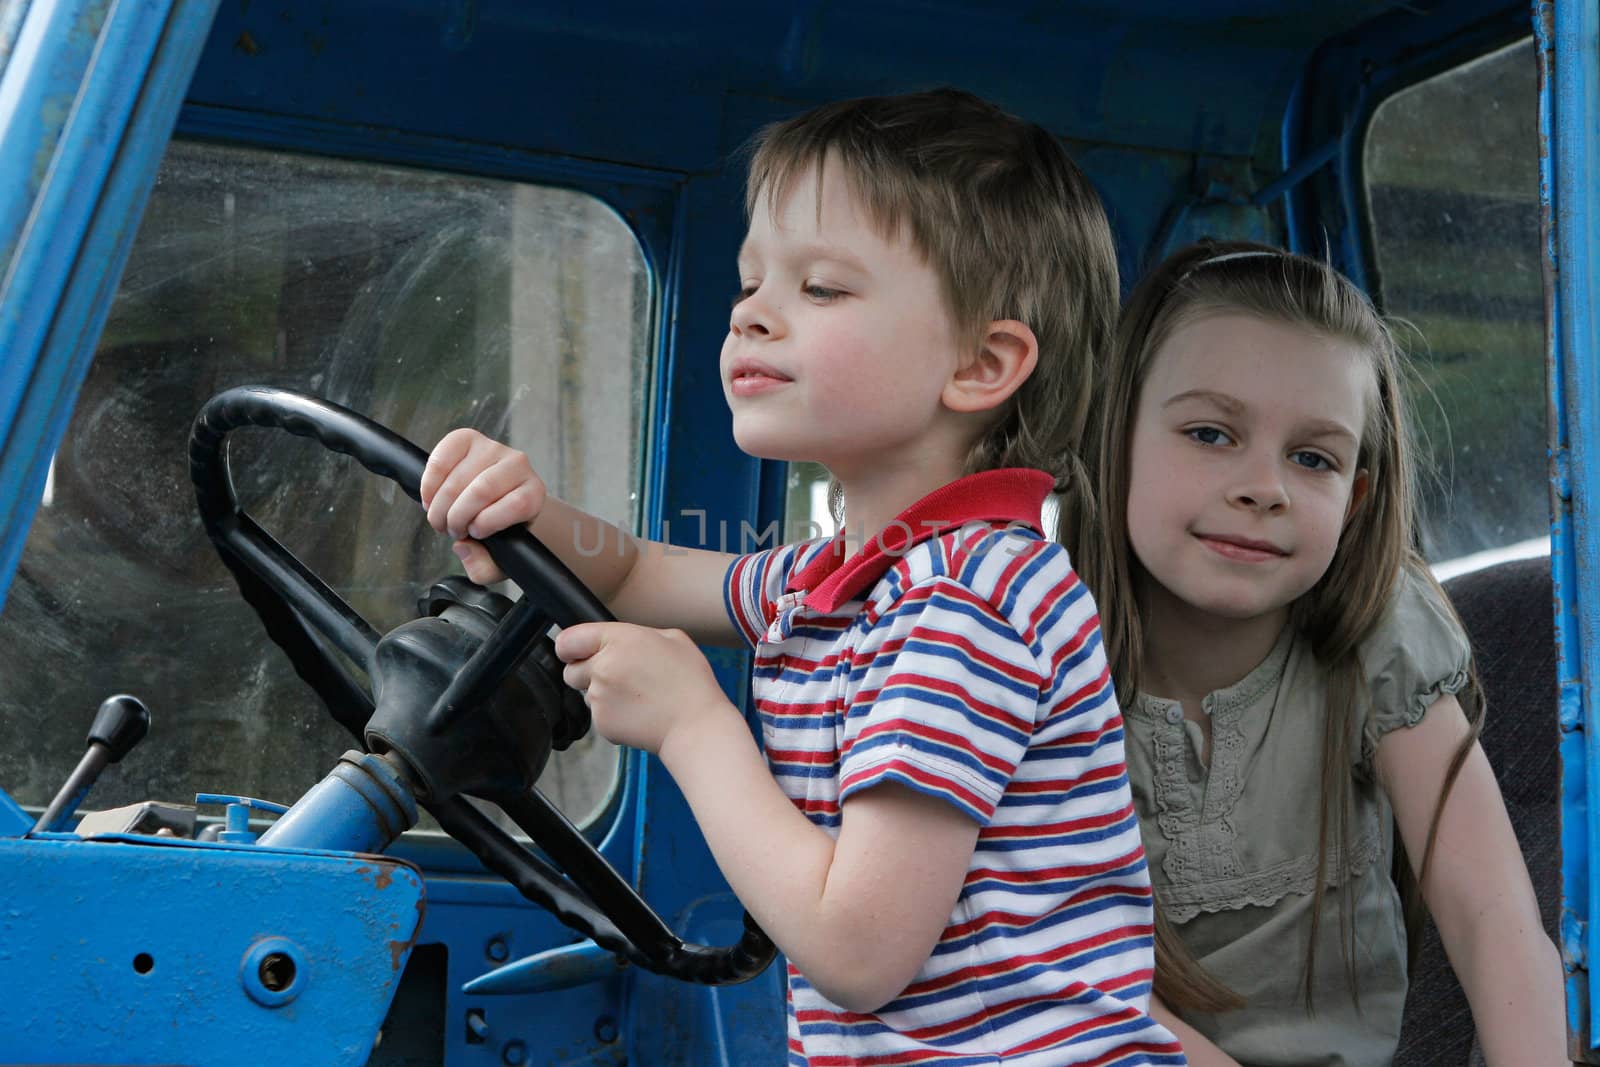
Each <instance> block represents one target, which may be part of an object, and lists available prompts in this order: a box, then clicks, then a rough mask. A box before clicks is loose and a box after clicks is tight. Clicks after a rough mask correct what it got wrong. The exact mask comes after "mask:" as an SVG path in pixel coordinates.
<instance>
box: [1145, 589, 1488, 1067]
mask: <svg viewBox="0 0 1600 1067" xmlns="http://www.w3.org/2000/svg"><path fill="white" fill-rule="evenodd" d="M1361 655H1362V662H1363V663H1364V665H1365V667H1366V671H1367V678H1368V685H1369V688H1370V692H1371V697H1372V700H1371V705H1370V707H1369V708H1368V709H1367V714H1366V716H1365V717H1364V720H1363V721H1362V723H1361V724H1360V729H1361V739H1360V743H1359V744H1358V745H1355V746H1353V748H1354V750H1355V751H1356V753H1357V755H1356V759H1355V763H1354V764H1353V765H1352V766H1351V768H1350V774H1351V777H1352V779H1353V789H1352V794H1353V803H1354V808H1353V818H1352V820H1351V823H1350V841H1351V847H1350V850H1349V852H1348V853H1347V854H1346V855H1345V857H1344V859H1343V862H1342V863H1337V864H1336V863H1334V862H1332V861H1331V860H1330V862H1329V865H1328V878H1327V881H1328V884H1329V886H1330V887H1334V888H1333V889H1332V890H1331V891H1330V892H1329V893H1327V894H1326V895H1325V896H1324V899H1323V906H1322V921H1321V924H1320V927H1319V930H1318V936H1317V952H1316V975H1315V989H1316V1003H1317V1010H1316V1013H1315V1014H1314V1015H1313V1014H1308V1013H1307V1011H1306V1008H1305V997H1304V985H1303V973H1304V967H1305V953H1306V944H1307V938H1308V937H1309V934H1310V929H1311V899H1312V889H1313V887H1314V886H1315V883H1316V869H1317V856H1316V853H1317V829H1318V825H1317V824H1318V812H1319V810H1320V806H1319V805H1320V801H1319V796H1320V782H1321V766H1320V759H1321V752H1322V732H1323V723H1324V719H1325V715H1324V708H1323V701H1324V693H1325V681H1326V676H1325V672H1324V670H1323V669H1322V668H1321V667H1320V666H1319V665H1318V664H1317V663H1316V662H1315V660H1314V659H1313V658H1312V656H1311V651H1310V647H1309V644H1308V642H1306V641H1305V640H1303V639H1301V638H1299V637H1297V635H1296V634H1295V633H1294V632H1293V631H1292V630H1288V629H1286V630H1285V631H1284V633H1283V634H1282V636H1280V637H1279V639H1278V642H1277V644H1276V645H1275V646H1274V647H1273V649H1272V651H1271V652H1270V653H1268V655H1267V658H1266V659H1264V660H1263V661H1262V662H1261V663H1260V664H1259V665H1258V666H1257V667H1256V668H1255V669H1254V670H1252V671H1251V672H1250V673H1249V674H1248V675H1246V676H1245V677H1244V678H1243V679H1242V680H1240V681H1239V682H1238V683H1237V684H1235V685H1233V686H1230V687H1229V688H1227V689H1221V690H1218V691H1216V692H1214V693H1211V694H1210V695H1209V696H1207V697H1206V698H1205V700H1204V702H1203V704H1202V709H1203V710H1204V712H1205V713H1206V714H1207V715H1209V716H1210V719H1211V753H1210V765H1209V766H1207V765H1206V764H1205V763H1203V762H1202V761H1201V758H1200V757H1201V751H1202V745H1201V732H1200V728H1199V726H1198V725H1197V724H1194V723H1191V722H1188V721H1187V720H1186V719H1185V718H1184V714H1183V708H1182V707H1180V706H1179V705H1178V704H1176V703H1175V702H1173V701H1170V700H1161V699H1157V698H1155V697H1150V696H1146V695H1145V694H1143V693H1140V694H1138V696H1137V697H1136V698H1135V700H1134V701H1133V704H1132V706H1131V707H1128V708H1127V709H1125V711H1126V715H1125V718H1126V721H1127V741H1128V743H1127V756H1128V773H1129V775H1130V777H1131V778H1132V780H1133V795H1134V803H1135V805H1136V806H1137V808H1138V812H1139V821H1140V824H1141V827H1142V829H1143V831H1144V840H1145V849H1146V852H1147V855H1148V859H1149V863H1150V877H1151V882H1152V884H1153V886H1154V888H1155V893H1156V899H1157V901H1158V902H1159V903H1160V905H1161V906H1162V907H1163V908H1164V909H1165V912H1166V915H1167V917H1168V918H1169V919H1170V920H1171V921H1172V922H1173V923H1175V924H1176V926H1177V929H1178V931H1179V933H1180V934H1181V935H1182V937H1183V940H1184V943H1185V944H1186V945H1187V946H1188V947H1189V950H1190V951H1191V952H1192V953H1193V954H1194V956H1195V958H1196V959H1198V960H1199V961H1200V963H1201V964H1202V965H1204V966H1205V967H1206V968H1207V969H1208V970H1209V971H1210V972H1211V973H1212V974H1213V975H1215V976H1216V977H1217V978H1219V979H1220V980H1221V981H1223V982H1224V983H1226V984H1227V985H1228V986H1230V987H1231V988H1233V989H1234V990H1235V991H1237V992H1238V993H1240V994H1241V995H1242V996H1244V997H1245V998H1246V1000H1247V1002H1248V1003H1247V1006H1246V1007H1245V1008H1244V1009H1242V1010H1240V1011H1234V1012H1228V1013H1226V1014H1222V1015H1216V1016H1205V1015H1201V1016H1191V1017H1190V1018H1189V1020H1188V1021H1189V1022H1190V1023H1191V1024H1192V1025H1194V1026H1195V1027H1196V1028H1197V1029H1198V1030H1200V1031H1201V1032H1202V1033H1204V1034H1205V1035H1206V1036H1207V1037H1209V1038H1211V1040H1213V1041H1215V1042H1216V1043H1217V1044H1218V1045H1219V1046H1220V1047H1221V1048H1222V1049H1223V1050H1224V1051H1225V1052H1227V1053H1229V1054H1230V1055H1232V1056H1233V1057H1234V1058H1235V1059H1237V1060H1238V1061H1239V1062H1240V1063H1242V1064H1246V1065H1247V1067H1269V1065H1294V1067H1311V1065H1363V1067H1365V1065H1374V1064H1388V1063H1390V1062H1391V1060H1392V1059H1393V1057H1394V1051H1395V1046H1396V1044H1397V1043H1398V1041H1399V1037H1400V1013H1401V1008H1402V1007H1403V1005H1404V1003H1405V996H1406V949H1405V940H1406V939H1405V928H1404V924H1403V921H1402V917H1401V910H1400V899H1399V894H1398V892H1397V891H1396V889H1395V886H1394V883H1393V881H1392V880H1391V878H1390V861H1391V859H1392V856H1393V849H1394V836H1393V827H1394V822H1393V818H1392V815H1391V812H1390V808H1389V804H1388V801H1387V799H1386V798H1385V797H1384V795H1383V792H1382V791H1381V789H1379V787H1378V785H1377V781H1376V774H1375V772H1374V767H1373V757H1374V755H1375V753H1376V751H1377V744H1378V740H1379V738H1381V737H1382V736H1383V735H1384V734H1386V733H1388V732H1389V731H1390V730H1393V729H1396V728H1397V727H1401V726H1414V725H1416V724H1417V722H1419V721H1420V720H1421V718H1422V715H1423V712H1425V711H1426V710H1427V709H1428V707H1429V706H1430V705H1431V704H1432V703H1433V702H1434V701H1435V700H1437V699H1438V698H1439V697H1440V696H1442V695H1445V694H1454V693H1457V692H1459V691H1460V690H1461V689H1462V688H1463V687H1464V686H1465V685H1466V682H1467V679H1468V665H1469V659H1470V650H1469V646H1468V643H1467V639H1466V636H1465V634H1463V633H1462V632H1461V629H1460V627H1459V626H1458V625H1457V624H1456V623H1455V621H1454V619H1453V617H1452V616H1451V614H1450V612H1449V610H1448V608H1447V607H1446V606H1445V605H1444V604H1443V603H1442V602H1441V601H1440V599H1439V594H1438V593H1436V592H1435V591H1434V589H1433V587H1431V586H1430V585H1429V584H1428V583H1426V582H1424V581H1422V580H1421V579H1420V578H1418V577H1417V576H1415V575H1410V574H1408V575H1406V576H1405V577H1404V578H1403V579H1402V582H1401V584H1400V586H1399V588H1398V589H1397V591H1396V595H1395V599H1394V602H1393V604H1391V606H1390V610H1389V614H1388V616H1387V618H1386V619H1385V621H1384V623H1383V624H1382V625H1381V626H1380V628H1379V629H1378V631H1377V632H1376V633H1375V634H1374V635H1373V636H1372V638H1371V639H1370V640H1369V641H1368V642H1367V643H1366V644H1364V645H1363V646H1362V653H1361ZM1340 894H1343V895H1345V896H1347V897H1349V898H1351V899H1352V901H1353V911H1352V912H1350V913H1351V914H1353V916H1354V928H1355V961H1354V962H1355V973H1356V978H1357V982H1358V986H1359V989H1360V1003H1359V1008H1358V1006H1357V1003H1356V1001H1355V998H1353V997H1352V995H1351V992H1350V986H1349V981H1348V979H1347V977H1346V970H1345V963H1344V951H1343V948H1342V944H1343V942H1344V938H1343V937H1342V936H1341V933H1340V927H1341V919H1340V916H1341V914H1342V913H1344V909H1343V907H1342V905H1341V902H1340V898H1339V895H1340Z"/></svg>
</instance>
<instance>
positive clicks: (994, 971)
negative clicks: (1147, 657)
mask: <svg viewBox="0 0 1600 1067" xmlns="http://www.w3.org/2000/svg"><path fill="white" fill-rule="evenodd" d="M1051 484H1052V481H1051V478H1050V476H1049V475H1047V474H1044V473H1042V472H1039V471H1024V470H1002V471H989V472H986V473H983V474H977V475H972V476H970V477H967V478H963V479H961V480H960V481H957V482H954V483H952V484H950V485H947V486H945V487H944V488H943V489H940V490H938V491H937V492H935V493H933V494H931V495H929V496H928V497H925V498H923V499H922V500H921V501H919V502H918V503H917V504H914V505H913V506H912V507H911V508H909V509H907V511H906V512H904V513H903V514H902V515H901V516H900V517H899V519H898V520H896V522H893V523H890V524H889V526H888V527H887V528H886V529H885V531H884V534H883V535H881V536H880V538H879V539H876V540H875V541H874V542H873V543H872V544H870V545H868V546H867V547H866V548H865V549H863V550H862V551H861V552H858V553H855V554H854V555H852V556H850V557H849V558H848V559H846V558H844V552H843V550H842V547H841V542H840V541H838V540H834V541H830V540H827V539H823V540H817V541H809V542H804V543H801V544H797V545H787V546H782V547H779V548H775V549H772V550H769V551H766V552H758V553H755V554H754V555H749V556H741V557H740V558H739V559H738V560H736V561H735V562H734V563H733V565H732V566H731V567H730V568H729V571H728V578H727V603H728V612H729V615H730V617H731V618H732V619H733V621H734V623H735V625H736V626H737V627H738V629H739V630H740V632H742V633H743V634H744V636H745V638H746V639H747V640H748V641H749V642H750V644H751V645H752V646H754V648H755V650H756V656H755V669H754V678H753V695H754V699H755V704H756V710H757V712H758V714H759V716H760V720H761V728H762V735H763V741H764V742H765V747H766V754H767V761H768V763H769V765H770V766H771V768H772V773H773V776H774V777H775V778H776V779H777V781H778V784H779V785H780V786H781V787H782V789H783V791H784V792H785V793H786V794H787V795H788V796H789V798H790V799H791V800H792V801H793V802H794V804H795V806H796V807H798V808H799V809H800V810H801V811H803V812H804V813H805V814H806V815H807V816H808V817H809V818H810V819H811V821H812V822H814V823H816V824H817V825H819V826H821V827H823V828H824V829H825V830H827V831H828V832H829V833H831V834H834V835H837V833H838V829H839V823H840V805H841V804H842V803H844V802H845V801H847V800H848V799H849V798H850V797H851V796H852V795H853V794H854V793H856V792H858V791H860V790H863V789H869V788H871V787H872V786H875V785H877V784H879V783H881V782H898V783H900V784H902V785H904V786H907V787H909V788H912V789H916V790H918V791H920V792H923V793H926V794H929V795H932V796H936V797H940V798H943V799H944V800H946V801H948V802H949V803H951V804H954V805H955V806H956V807H957V808H959V809H960V810H961V811H963V812H965V813H966V814H967V815H968V816H970V817H971V818H972V819H973V820H974V821H975V822H976V823H977V824H978V825H979V827H980V828H981V829H980V832H979V836H978V842H977V847H976V850H975V851H974V853H973V855H972V860H971V863H970V865H969V866H968V870H967V877H966V882H965V884H964V886H963V888H962V891H961V895H960V898H959V899H958V901H957V902H956V908H955V911H954V912H953V913H952V915H951V917H950V921H949V924H948V925H947V926H946V927H945V930H944V933H943V934H942V935H941V937H940V939H939V943H938V945H937V946H936V947H935V949H934V952H933V955H932V957H931V958H930V959H929V960H928V961H927V963H926V964H924V965H923V967H922V969H921V970H920V971H919V972H918V973H917V975H916V977H915V978H914V979H913V980H912V983H911V984H910V985H909V986H908V987H906V989H905V990H904V991H903V992H902V993H901V994H900V995H899V996H898V997H897V998H896V999H895V1000H893V1001H891V1002H890V1003H889V1004H887V1005H885V1006H884V1007H883V1008H881V1009H880V1010H879V1011H877V1012H875V1013H873V1014H860V1013H855V1012H850V1011H846V1010H844V1009H843V1008H840V1007H838V1006H837V1005H835V1004H833V1003H832V1002H830V1001H829V1000H827V999H826V998H824V997H823V996H822V995H821V994H820V993H819V992H817V990H816V989H815V988H813V987H812V986H811V985H810V983H808V982H807V981H806V979H805V977H804V976H803V975H801V974H800V973H799V972H798V971H796V970H795V968H794V967H793V966H792V965H791V966H790V967H789V973H788V980H789V1005H788V1018H789V1024H788V1026H789V1063H790V1064H791V1065H793V1067H844V1065H851V1067H854V1065H870V1064H895V1065H910V1064H923V1063H937V1064H940V1065H972V1067H979V1065H982V1067H990V1065H1000V1064H1004V1065H1006V1067H1064V1065H1068V1064H1105V1065H1111V1064H1146V1063H1149V1064H1182V1063H1183V1062H1184V1056H1183V1053H1182V1051H1181V1050H1180V1048H1179V1046H1178V1043H1177V1042H1176V1041H1175V1040H1174V1039H1173V1037H1172V1035H1171V1034H1169V1033H1168V1032H1167V1031H1166V1030H1165V1029H1164V1028H1162V1027H1161V1026H1159V1025H1158V1024H1156V1023H1155V1022H1153V1021H1152V1020H1151V1019H1150V1017H1149V1016H1148V1015H1147V1009H1148V1006H1149V997H1150V986H1151V974H1152V968H1153V966H1154V959H1153V944H1154V940H1153V937H1152V930H1151V922H1152V913H1151V895H1150V879H1149V875H1148V872H1147V870H1146V867H1145V859H1144V850H1143V847H1142V845H1141V844H1140V838H1139V825H1138V821H1137V819H1136V816H1135V814H1134V809H1133V801H1132V795H1131V793H1130V790H1129V787H1128V776H1127V769H1126V767H1125V766H1124V763H1123V730H1122V717H1121V715H1120V713H1119V711H1118V706H1117V701H1116V699H1115V697H1114V695H1113V693H1112V687H1111V677H1110V673H1109V671H1108V670H1107V667H1106V659H1105V654H1104V652H1103V650H1102V649H1101V645H1100V627H1099V620H1098V617H1097V615H1096V614H1095V608H1094V604H1093V602H1092V601H1091V599H1090V597H1089V593H1088V591H1087V590H1086V589H1085V588H1084V587H1083V585H1082V584H1081V583H1080V582H1079V581H1078V578H1077V576H1076V575H1075V574H1074V573H1073V570H1072V567H1071V564H1070V563H1069V562H1068V560H1067V555H1066V551H1065V550H1064V549H1063V548H1061V547H1060V546H1059V545H1057V544H1055V543H1053V542H1051V541H1048V540H1046V539H1044V538H1043V537H1042V536H1041V535H1040V534H1039V533H1038V531H1037V527H1038V524H1039V514H1040V506H1041V504H1042V502H1043V499H1044V497H1045V495H1046V494H1047V493H1048V492H1049V491H1050V488H1051Z"/></svg>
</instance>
